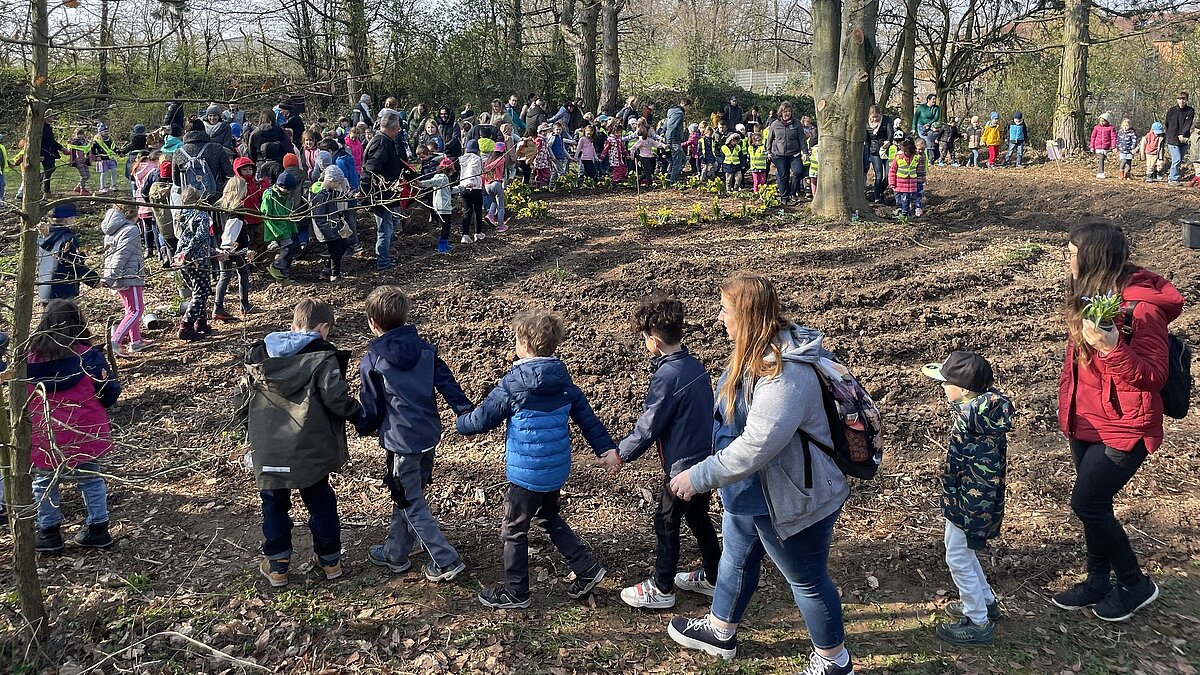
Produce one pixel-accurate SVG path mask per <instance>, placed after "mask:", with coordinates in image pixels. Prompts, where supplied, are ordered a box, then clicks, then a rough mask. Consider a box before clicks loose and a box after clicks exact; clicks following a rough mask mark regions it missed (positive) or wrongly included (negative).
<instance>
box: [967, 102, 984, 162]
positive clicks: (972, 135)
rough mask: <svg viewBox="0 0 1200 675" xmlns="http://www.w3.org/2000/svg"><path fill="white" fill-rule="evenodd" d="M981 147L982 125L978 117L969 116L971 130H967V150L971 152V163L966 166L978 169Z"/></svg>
mask: <svg viewBox="0 0 1200 675" xmlns="http://www.w3.org/2000/svg"><path fill="white" fill-rule="evenodd" d="M982 147H983V125H982V124H980V123H979V115H972V116H971V128H970V129H968V130H967V149H968V150H970V151H971V161H970V162H968V164H967V166H971V167H975V168H976V169H978V168H980V166H979V150H980V149H981V148H982Z"/></svg>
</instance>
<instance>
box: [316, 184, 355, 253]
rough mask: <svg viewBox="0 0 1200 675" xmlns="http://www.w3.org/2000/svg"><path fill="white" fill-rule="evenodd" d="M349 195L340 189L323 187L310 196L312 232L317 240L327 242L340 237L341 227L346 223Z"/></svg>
mask: <svg viewBox="0 0 1200 675" xmlns="http://www.w3.org/2000/svg"><path fill="white" fill-rule="evenodd" d="M349 204H350V195H349V193H347V192H342V191H341V190H332V189H329V188H327V187H323V188H321V189H320V190H318V191H317V193H316V194H314V195H313V196H312V204H311V210H312V219H313V232H314V233H315V234H316V236H317V241H322V242H329V241H337V240H338V239H341V238H342V235H341V229H342V226H343V225H346V224H347V223H346V213H347V211H348V209H349Z"/></svg>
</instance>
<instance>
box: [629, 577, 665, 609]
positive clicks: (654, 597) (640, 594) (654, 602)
mask: <svg viewBox="0 0 1200 675" xmlns="http://www.w3.org/2000/svg"><path fill="white" fill-rule="evenodd" d="M621 600H622V601H624V602H625V604H627V605H629V606H630V607H645V608H646V609H667V608H669V607H674V606H675V594H674V593H663V592H662V591H660V590H658V586H657V585H655V583H654V580H653V579H647V580H645V581H642V582H639V583H638V584H637V585H635V586H630V587H629V588H625V589H622V590H621Z"/></svg>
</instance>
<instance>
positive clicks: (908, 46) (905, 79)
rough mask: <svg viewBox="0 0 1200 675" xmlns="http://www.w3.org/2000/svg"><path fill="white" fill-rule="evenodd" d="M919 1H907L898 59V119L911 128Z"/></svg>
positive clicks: (914, 94)
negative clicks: (901, 56) (900, 55)
mask: <svg viewBox="0 0 1200 675" xmlns="http://www.w3.org/2000/svg"><path fill="white" fill-rule="evenodd" d="M919 6H920V0H907V2H906V5H905V7H906V8H905V10H904V11H905V15H904V39H903V42H902V43H901V44H902V45H903V52H902V53H903V58H901V59H900V94H901V96H900V119H901V120H903V121H904V126H903V127H902V128H904V129H911V128H912V121H913V114H914V112H915V111H916V109H917V108H916V98H917V67H916V61H917V9H918V7H919Z"/></svg>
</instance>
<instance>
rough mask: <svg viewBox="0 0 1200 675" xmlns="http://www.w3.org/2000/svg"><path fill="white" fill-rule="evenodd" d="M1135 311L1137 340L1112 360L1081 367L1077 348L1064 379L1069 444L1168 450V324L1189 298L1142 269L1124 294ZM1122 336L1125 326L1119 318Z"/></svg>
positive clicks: (1070, 351)
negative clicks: (1165, 399)
mask: <svg viewBox="0 0 1200 675" xmlns="http://www.w3.org/2000/svg"><path fill="white" fill-rule="evenodd" d="M1121 297H1122V299H1123V300H1124V301H1125V302H1130V301H1132V300H1137V301H1138V304H1137V306H1136V307H1135V308H1134V310H1133V339H1132V340H1131V341H1129V342H1128V343H1126V342H1125V338H1124V336H1121V337H1120V338H1119V339H1118V340H1117V346H1116V348H1114V349H1113V350H1112V351H1111V352H1109V353H1108V356H1101V355H1100V354H1099V353H1096V354H1095V355H1094V356H1093V357H1092V359H1091V361H1089V362H1088V364H1087V365H1086V366H1085V365H1082V364H1076V362H1075V348H1074V346H1072V345H1070V344H1068V345H1067V357H1066V359H1065V361H1064V362H1063V370H1062V374H1061V375H1060V376H1059V378H1058V425H1059V428H1061V429H1062V432H1063V433H1064V434H1066V436H1067V438H1070V439H1075V440H1080V441H1087V442H1089V443H1104V444H1105V445H1107V446H1109V447H1112V448H1116V449H1117V450H1123V451H1126V452H1128V451H1130V450H1132V449H1133V446H1135V445H1137V443H1138V441H1143V440H1144V441H1145V442H1146V451H1147V452H1154V451H1155V450H1157V449H1158V447H1159V446H1160V445H1162V439H1163V402H1162V395H1161V394H1160V393H1159V392H1160V391H1161V390H1162V388H1163V385H1164V384H1165V383H1166V381H1167V370H1168V368H1167V355H1168V353H1169V352H1168V345H1167V324H1169V323H1170V322H1171V321H1173V320H1174V319H1175V318H1176V317H1178V316H1179V313H1180V311H1182V310H1183V296H1182V295H1180V293H1179V291H1178V290H1176V289H1175V287H1174V286H1172V285H1171V282H1169V281H1167V280H1166V279H1164V278H1162V277H1160V276H1159V275H1157V274H1155V273H1154V272H1151V271H1150V270H1147V269H1143V268H1140V267H1139V268H1138V269H1137V270H1135V271H1134V273H1133V276H1132V277H1131V278H1130V280H1129V285H1128V286H1126V287H1125V289H1124V290H1123V291H1121ZM1115 323H1116V324H1117V328H1118V330H1119V329H1120V328H1121V327H1122V326H1123V325H1124V323H1125V315H1124V312H1123V311H1122V313H1121V314H1119V315H1118V316H1117V317H1116V320H1115Z"/></svg>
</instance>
